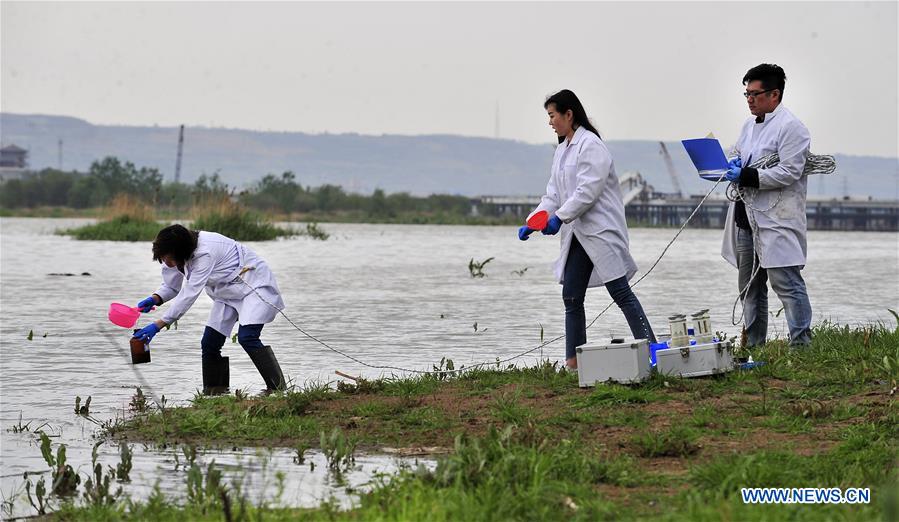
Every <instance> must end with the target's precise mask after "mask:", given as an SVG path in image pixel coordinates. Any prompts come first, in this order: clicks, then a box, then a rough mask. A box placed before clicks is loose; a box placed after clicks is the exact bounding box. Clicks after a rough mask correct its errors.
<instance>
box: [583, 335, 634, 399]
mask: <svg viewBox="0 0 899 522" xmlns="http://www.w3.org/2000/svg"><path fill="white" fill-rule="evenodd" d="M649 374H650V365H649V343H648V342H647V341H646V339H639V340H633V339H628V340H624V339H621V340H620V342H614V341H613V342H610V343H608V344H592V345H591V344H585V345H583V346H578V348H577V379H578V385H580V387H581V388H586V387H588V386H595V385H596V383H597V382H599V383H603V382H606V381H614V382H619V383H625V384H630V383H637V382H643V381H645V380H647V379H649Z"/></svg>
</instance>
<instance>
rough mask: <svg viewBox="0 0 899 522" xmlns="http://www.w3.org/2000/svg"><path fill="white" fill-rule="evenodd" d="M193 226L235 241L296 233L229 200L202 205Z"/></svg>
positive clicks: (269, 238)
mask: <svg viewBox="0 0 899 522" xmlns="http://www.w3.org/2000/svg"><path fill="white" fill-rule="evenodd" d="M191 227H192V228H193V229H195V230H206V231H209V232H218V233H219V234H222V235H224V236H228V237H230V238H232V239H234V240H235V241H267V240H271V239H276V238H279V237H283V236H293V235H296V232H295V231H293V230H286V229H283V228H279V227H276V226H274V225H273V224H271V223H270V222H268V221H267V220H265V219H263V218H262V217H261V216H260V215H258V214H257V213H255V212H253V211H251V210H248V209H246V208H243V207H241V206H239V205H237V204H235V203H231V202H230V201H229V200H223V201H220V202H213V203H209V204H206V205H203V206H200V207H199V208H198V209H197V210H195V217H194V222H193V224H192V225H191Z"/></svg>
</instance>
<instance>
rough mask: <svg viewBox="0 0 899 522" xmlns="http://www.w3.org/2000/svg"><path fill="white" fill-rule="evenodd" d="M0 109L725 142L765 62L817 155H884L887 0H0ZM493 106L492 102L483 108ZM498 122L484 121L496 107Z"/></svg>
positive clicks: (891, 45)
mask: <svg viewBox="0 0 899 522" xmlns="http://www.w3.org/2000/svg"><path fill="white" fill-rule="evenodd" d="M0 11H2V13H0V15H2V20H0V26H2V27H0V29H2V33H0V39H2V47H0V49H2V50H0V52H2V56H0V58H2V78H0V81H2V83H0V105H2V110H3V111H5V112H14V113H40V114H60V115H69V116H75V117H78V118H83V119H86V120H88V121H90V122H92V123H98V124H127V125H152V124H159V125H167V126H168V125H176V124H180V123H184V124H186V125H189V126H196V125H202V126H215V127H232V128H246V129H257V130H284V131H302V132H310V133H321V132H330V133H344V132H357V133H362V134H434V133H440V134H459V135H467V136H494V135H496V134H497V130H498V135H499V136H500V137H502V138H509V139H516V140H523V141H527V142H532V143H547V142H550V141H552V140H553V135H552V134H551V132H552V131H551V130H550V128H549V127H548V125H547V121H546V115H545V113H544V112H543V107H542V103H543V100H544V99H545V97H546V96H547V95H548V94H550V93H552V92H554V91H556V90H559V89H563V88H569V89H572V90H574V91H575V92H576V93H577V94H578V95H579V96H580V97H581V100H582V101H583V102H584V104H585V106H586V107H587V111H588V114H589V115H590V117H591V119H592V120H593V121H594V123H595V124H596V125H597V127H598V128H599V129H600V131H601V132H602V133H603V137H604V138H607V139H612V140H615V139H665V140H675V139H682V138H690V137H700V136H704V135H705V134H706V133H708V132H710V131H711V132H714V133H715V135H716V136H718V137H719V138H721V139H722V142H724V143H727V144H729V143H732V142H733V141H734V140H735V139H736V135H737V132H738V129H739V126H740V123H741V122H742V121H743V119H744V118H745V117H746V116H748V111H747V109H746V102H745V100H744V99H743V97H742V96H741V94H740V93H741V92H742V91H743V86H742V85H741V79H742V77H743V74H744V73H745V72H746V70H747V69H748V68H749V67H752V66H754V65H756V64H758V63H761V62H774V63H777V64H779V65H781V66H782V67H784V69H785V70H786V73H787V86H786V93H785V104H786V105H787V106H788V107H789V108H790V109H791V110H792V111H793V112H794V113H796V114H797V115H798V116H799V117H800V119H802V120H803V121H804V122H805V124H806V125H807V126H808V127H809V129H810V131H811V135H812V150H813V151H815V152H817V153H833V152H842V153H849V154H873V155H880V156H897V3H896V2H894V1H887V2H867V3H863V2H850V3H834V2H827V3H817V2H799V3H784V2H763V3H759V2H756V3H736V2H734V3H731V2H694V3H681V2H661V3H657V2H652V3H650V2H638V3H626V4H625V3H611V2H603V3H570V4H558V3H554V4H546V3H489V4H488V3H362V4H357V3H338V4H333V3H331V4H319V3H265V4H259V3H253V4H250V3H221V2H203V3H165V4H162V3H108V2H107V3H80V2H63V3H31V2H5V1H4V2H2V4H0ZM497 108H498V110H497ZM497 113H498V114H499V125H498V129H497V123H496V120H497V118H496V115H497Z"/></svg>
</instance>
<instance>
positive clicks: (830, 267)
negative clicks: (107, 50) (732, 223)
mask: <svg viewBox="0 0 899 522" xmlns="http://www.w3.org/2000/svg"><path fill="white" fill-rule="evenodd" d="M90 221H91V220H83V219H38V218H3V219H2V220H0V278H2V285H0V424H2V432H0V442H2V445H0V446H2V448H0V468H2V472H0V475H2V478H0V493H2V496H3V498H4V499H9V498H10V497H13V496H15V494H16V493H17V492H20V491H21V487H22V484H23V480H22V474H23V473H24V472H25V471H44V470H46V467H47V466H46V464H45V463H44V462H43V460H42V458H41V456H40V448H39V444H38V443H36V442H35V436H34V434H33V433H31V432H30V431H26V432H22V433H14V432H13V431H12V429H13V427H14V426H16V425H18V424H19V415H20V414H21V416H22V421H21V422H22V424H27V423H30V427H32V428H35V427H37V426H39V425H42V424H44V423H47V424H46V426H45V427H44V428H43V429H44V430H45V431H47V432H48V433H51V434H53V435H54V438H53V441H54V444H57V443H65V444H66V445H67V447H68V454H69V461H70V462H71V463H72V464H74V465H76V466H77V467H79V468H80V471H81V472H82V473H84V474H86V473H87V471H88V469H89V465H90V451H91V448H92V446H93V444H94V442H95V441H96V440H95V433H96V432H97V426H96V425H95V424H93V423H92V422H90V421H88V420H85V419H84V418H82V417H79V416H76V415H75V414H74V411H73V408H74V401H75V396H76V395H78V396H81V397H82V398H85V397H87V396H89V395H90V396H91V397H92V403H91V414H92V416H93V417H94V418H96V419H98V420H100V421H103V420H106V419H109V418H113V417H114V416H115V415H121V414H122V412H123V410H126V409H127V404H128V402H129V400H130V398H131V397H132V395H133V393H134V387H135V386H142V387H143V391H144V392H145V393H146V394H147V395H149V396H150V398H151V399H152V398H155V399H158V398H159V397H161V396H162V395H165V397H166V399H167V400H168V401H169V403H174V404H183V403H185V402H186V401H187V400H188V399H190V398H191V397H192V396H193V395H194V393H195V391H196V390H197V388H199V387H200V386H201V378H200V347H199V339H200V336H201V335H202V331H203V326H204V321H205V317H206V314H207V313H208V311H209V308H210V303H211V302H210V300H209V299H208V298H207V297H205V296H201V297H200V298H199V300H198V301H197V303H196V304H195V305H194V307H193V308H192V309H191V310H190V311H189V312H188V314H187V315H186V316H184V317H183V318H182V319H181V320H180V321H179V323H178V329H177V330H171V331H163V332H162V333H160V334H159V335H158V336H157V337H156V339H155V340H154V341H153V343H152V345H151V348H152V362H151V363H149V364H142V365H139V366H132V365H131V363H130V352H129V346H128V340H129V331H128V330H125V329H123V328H119V327H117V326H115V325H113V324H111V323H110V322H109V321H108V320H107V319H106V312H107V309H108V306H109V303H110V302H113V301H118V302H124V303H136V302H137V301H138V300H140V299H142V298H143V297H145V296H147V295H149V293H151V292H153V291H154V290H155V289H156V287H157V286H158V284H159V265H158V264H156V263H154V262H153V261H152V260H151V257H152V256H151V254H150V244H149V243H125V242H109V241H74V240H72V239H70V238H68V237H63V236H58V235H55V234H54V231H56V230H58V229H61V228H68V227H73V226H78V225H81V224H84V223H88V222H90ZM322 228H323V229H324V230H326V231H327V232H329V233H330V234H331V238H330V239H329V240H327V241H314V240H312V239H309V238H292V239H284V240H278V241H271V242H262V243H248V245H249V246H250V247H251V248H253V249H255V250H256V251H257V252H258V253H259V254H261V255H262V256H263V257H264V258H265V259H266V260H267V261H268V262H269V264H270V265H271V266H272V268H273V269H274V272H275V275H276V277H277V279H278V283H279V285H280V287H281V290H282V293H283V294H284V300H285V302H286V303H287V309H286V310H285V312H286V313H287V314H288V316H290V317H291V318H292V319H293V320H294V321H295V322H296V323H297V324H298V325H300V326H301V327H302V328H304V329H305V330H307V331H308V332H309V333H310V334H313V335H315V336H317V337H319V338H321V339H322V340H324V341H326V342H327V343H329V344H332V345H333V346H334V347H336V348H339V349H341V350H343V351H345V352H347V353H349V354H351V355H353V356H354V357H357V358H359V359H361V360H363V361H365V362H369V363H371V364H375V365H385V366H398V367H403V368H413V369H418V370H428V369H430V368H431V366H432V365H433V364H436V363H438V362H439V361H440V359H441V358H443V357H449V358H452V359H453V360H454V362H455V364H456V366H457V367H458V366H459V365H461V364H465V365H470V364H472V363H476V362H481V361H492V360H494V359H495V358H497V357H500V358H504V357H507V356H511V355H515V354H517V353H520V352H522V351H524V350H527V349H529V348H533V347H535V346H537V345H538V344H539V342H540V329H541V326H542V327H543V329H544V337H545V338H546V339H550V338H553V337H555V336H557V335H560V334H561V333H563V329H564V324H563V308H562V302H561V287H560V286H559V285H558V284H557V282H556V281H554V279H553V276H552V273H551V270H550V264H551V263H552V261H553V260H554V259H555V256H556V255H557V252H558V240H557V239H556V238H548V237H543V236H540V235H539V234H538V235H534V236H531V239H530V240H529V241H527V242H520V241H518V240H517V237H516V230H515V227H465V226H423V225H363V224H325V225H322ZM674 232H675V231H674V230H666V229H632V230H631V231H630V237H631V250H632V254H633V255H634V258H635V259H636V260H637V263H638V265H639V267H640V268H641V270H646V269H648V268H649V266H650V265H651V264H652V262H653V261H654V260H655V258H656V257H657V256H658V255H659V253H660V252H661V250H662V249H663V248H664V246H665V245H666V244H667V242H668V241H669V240H670V239H671V237H672V236H673V234H674ZM720 243H721V231H718V230H687V231H685V232H684V233H683V234H682V235H681V237H680V239H679V240H678V242H677V243H675V245H674V246H673V247H672V248H671V249H670V250H669V251H668V254H667V255H666V257H665V259H664V260H663V261H662V263H661V264H660V265H659V266H658V267H657V268H656V269H655V270H654V272H653V273H652V274H651V275H650V276H649V277H648V278H647V279H646V280H644V281H643V282H641V283H640V285H639V286H637V287H636V288H635V292H636V293H637V295H638V297H639V298H640V300H641V302H642V304H643V307H644V308H645V309H646V311H647V314H648V316H649V318H650V321H651V322H652V325H653V327H654V329H655V330H656V332H657V333H665V332H666V331H667V321H666V318H667V316H669V315H671V313H673V312H680V313H689V312H692V311H696V310H699V309H702V308H709V309H711V312H710V314H711V321H712V329H713V330H718V331H726V332H728V333H730V334H732V335H733V334H736V333H738V328H737V327H734V326H732V325H731V321H730V315H731V308H732V306H733V301H734V298H735V297H736V270H735V269H733V268H732V267H731V266H730V265H728V264H727V263H726V262H725V261H724V260H723V259H722V258H721V257H720V255H719V251H720ZM897 252H899V234H892V233H863V232H812V233H810V234H809V262H808V266H807V268H806V270H805V271H804V272H803V274H804V276H805V278H806V281H807V284H808V288H809V294H810V296H811V300H812V306H813V309H814V320H815V322H818V321H820V320H823V319H830V320H832V321H835V322H839V323H848V324H857V323H869V322H873V321H884V322H886V323H888V324H892V323H893V322H894V320H893V318H892V316H891V315H890V314H889V313H888V312H887V308H893V309H897V308H899V303H897V299H899V298H897V296H899V278H897V275H899V265H897ZM489 257H493V258H494V259H493V260H492V261H491V262H490V263H488V264H487V265H485V267H484V273H485V274H487V277H484V278H472V277H470V275H469V270H468V264H469V260H471V259H474V260H475V261H483V260H485V259H487V258H489ZM524 268H527V270H526V271H524V272H523V274H522V275H519V273H521V272H520V271H521V270H523V269H524ZM516 271H519V272H518V273H516ZM83 272H87V273H90V276H86V275H80V274H82V273H83ZM55 273H72V274H78V275H73V276H54V275H49V274H55ZM641 273H642V272H641ZM638 276H639V274H638ZM770 296H771V299H770V305H771V309H772V312H776V310H777V308H779V307H780V304H779V301H778V300H777V299H776V297H774V294H773V293H771V294H770ZM608 302H609V297H608V295H607V293H606V292H605V290H603V289H592V290H590V291H589V292H588V294H587V314H588V319H592V318H593V317H594V316H595V315H596V314H597V313H599V311H600V310H602V309H603V308H604V307H605V306H606V304H608ZM158 313H159V312H158V311H157V312H155V314H158ZM145 317H146V316H145ZM146 322H147V320H146V319H142V320H141V322H139V325H143V324H146ZM475 323H477V328H475ZM29 331H33V338H32V340H31V341H28V340H27V336H28V333H29ZM627 331H628V330H627V324H626V322H625V321H624V318H623V316H622V315H621V314H620V312H618V310H617V309H616V308H615V307H614V306H613V307H612V309H610V310H609V312H607V313H606V314H605V315H603V316H602V317H601V318H600V319H599V321H597V323H596V325H595V326H594V327H593V328H591V330H590V331H589V332H588V338H589V339H590V340H591V341H601V340H603V339H608V338H609V336H613V335H614V336H620V335H624V334H625V333H626V332H627ZM785 331H786V325H785V323H784V318H783V314H781V315H780V317H779V318H772V320H771V323H770V326H769V333H770V334H775V333H779V334H781V335H783V334H784V332H785ZM45 334H46V336H45ZM263 341H265V342H266V343H267V344H271V345H272V347H273V349H274V351H275V353H276V355H277V356H278V358H279V360H280V362H281V365H282V368H283V369H284V373H285V374H286V375H288V376H289V377H290V378H291V379H292V380H293V381H294V382H295V383H298V384H300V385H302V384H304V383H308V382H328V381H335V380H337V379H339V377H337V376H336V375H334V371H335V370H340V371H342V372H344V373H347V374H350V375H363V376H366V377H378V376H380V375H389V374H391V371H390V370H378V369H372V368H367V367H364V366H362V365H359V364H358V363H356V362H353V361H350V360H348V359H346V358H343V357H341V356H340V355H338V354H336V353H334V352H331V351H328V350H327V349H325V348H323V347H321V346H320V345H318V344H316V343H315V342H313V341H311V340H309V339H308V338H306V337H304V336H303V335H302V334H300V333H299V332H297V331H296V330H294V329H293V327H292V326H291V325H290V324H288V322H287V321H286V320H284V319H283V318H278V319H277V320H276V321H275V322H274V323H272V324H269V325H267V326H266V327H265V329H264V330H263ZM563 352H564V346H563V344H562V343H561V342H559V343H556V344H554V345H551V346H548V347H546V348H544V349H543V350H542V355H543V356H544V357H549V358H551V359H554V360H555V359H560V358H561V357H562V355H563ZM224 353H225V355H228V356H230V357H231V384H232V388H242V389H246V390H249V391H250V392H258V391H259V390H261V389H262V387H263V386H264V385H263V383H262V380H261V379H260V377H259V375H258V374H257V373H256V370H255V368H254V367H253V365H252V362H251V361H250V360H249V358H248V357H247V356H246V355H245V354H244V353H243V350H242V349H241V348H240V346H239V345H237V344H232V343H231V341H230V340H229V341H228V342H227V343H226V345H225V350H224ZM540 354H541V352H540V351H539V350H538V351H536V352H534V354H533V355H532V356H528V357H524V358H521V359H519V360H518V361H517V362H518V363H519V364H533V363H534V362H535V361H536V360H537V358H538V357H539V356H540ZM134 449H135V453H134V471H132V479H133V481H132V483H131V484H130V485H127V486H126V491H127V492H128V493H129V494H131V495H133V496H138V497H140V496H145V495H147V494H149V492H150V491H151V489H152V487H153V485H154V484H156V483H158V484H159V486H160V487H161V488H162V489H163V490H164V491H166V492H169V493H171V494H173V495H177V494H180V493H181V492H183V491H184V486H183V483H184V479H185V473H184V471H183V469H181V468H178V469H176V459H175V455H176V454H179V453H180V450H179V449H177V448H167V449H160V448H155V447H143V446H141V445H135V447H134ZM117 455H118V449H117V447H115V446H107V445H103V446H101V450H100V460H101V462H104V463H105V464H112V465H114V464H115V463H116V462H117V460H118V456H117ZM292 457H293V452H292V451H291V450H288V449H275V450H265V449H257V448H237V449H230V450H228V451H221V450H210V451H205V452H203V453H202V455H201V457H200V460H201V461H202V462H204V463H205V462H208V461H209V460H211V459H213V458H214V459H215V460H216V462H217V463H220V464H223V465H224V466H225V468H226V474H227V475H228V476H229V477H230V478H232V479H237V478H241V479H242V480H243V481H244V482H245V490H246V491H248V492H249V493H250V497H251V498H263V497H264V496H267V495H268V496H270V495H271V494H272V492H273V491H274V490H276V489H277V488H276V487H275V486H276V484H277V478H276V477H277V474H278V472H283V473H284V476H285V489H284V495H283V496H282V498H281V502H283V503H284V504H287V505H304V506H311V505H316V504H317V503H319V502H321V501H322V500H323V499H325V498H327V497H329V496H331V495H336V496H338V497H339V498H341V499H343V501H344V502H350V501H351V497H347V496H346V494H345V493H344V488H343V487H342V486H339V485H336V484H335V483H334V482H333V480H331V479H329V477H327V475H326V473H325V472H324V470H325V469H326V468H327V466H326V465H325V461H324V458H323V457H322V456H321V455H320V454H318V453H315V452H313V453H311V454H310V459H312V460H313V461H316V460H317V462H316V464H317V465H316V467H315V471H310V468H309V466H308V465H297V464H295V463H294V462H293V460H292ZM403 462H406V463H412V464H414V463H415V461H414V460H406V461H403ZM423 462H425V463H427V464H429V465H430V464H431V461H427V460H425V461H423ZM400 464H401V462H400V461H398V460H397V459H395V458H394V457H391V456H385V455H361V456H359V457H358V458H357V468H356V469H355V470H354V471H353V472H352V473H351V474H350V475H349V476H348V480H349V483H350V484H351V485H355V486H359V485H364V484H365V483H366V482H368V481H369V480H370V479H371V477H372V476H373V475H374V474H375V473H379V472H384V473H390V472H393V471H394V470H395V469H396V468H397V466H399V465H400ZM26 503H27V502H26ZM16 509H17V513H18V514H27V513H28V512H29V510H28V509H27V508H26V507H25V505H23V504H22V499H20V500H19V502H18V503H17V508H16Z"/></svg>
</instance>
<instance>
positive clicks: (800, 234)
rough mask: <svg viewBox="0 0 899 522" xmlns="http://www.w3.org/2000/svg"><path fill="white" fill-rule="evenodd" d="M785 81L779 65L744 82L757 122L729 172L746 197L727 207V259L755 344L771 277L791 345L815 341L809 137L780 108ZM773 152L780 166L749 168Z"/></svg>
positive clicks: (747, 126) (752, 121)
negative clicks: (809, 262)
mask: <svg viewBox="0 0 899 522" xmlns="http://www.w3.org/2000/svg"><path fill="white" fill-rule="evenodd" d="M785 83H786V74H785V73H784V70H783V69H782V68H780V67H779V66H777V65H773V64H765V63H763V64H761V65H758V66H756V67H753V68H752V69H749V71H748V72H747V73H746V75H745V76H744V77H743V85H745V86H746V92H744V93H743V96H745V97H746V101H747V102H748V104H749V112H751V113H752V117H751V118H749V119H747V120H746V122H745V123H744V124H743V129H742V131H741V132H740V137H739V139H738V140H737V143H736V146H735V152H736V155H737V156H736V157H735V158H733V159H731V160H730V168H729V170H728V173H727V179H728V180H729V181H731V182H733V183H736V184H738V185H739V187H740V190H741V193H742V194H743V197H742V199H738V200H737V201H735V202H733V203H731V205H730V208H729V210H728V214H727V220H726V223H725V227H724V242H723V245H722V248H721V254H722V256H724V258H725V259H726V260H727V261H729V262H730V263H731V264H732V265H734V266H735V267H737V270H738V274H739V275H738V285H739V291H740V297H741V298H742V300H743V318H744V329H745V330H744V333H745V338H744V339H745V341H746V343H747V346H750V347H751V346H756V345H759V344H763V343H764V342H765V341H766V336H767V330H768V287H767V284H766V282H767V281H769V280H770V281H771V288H773V289H774V292H775V293H777V296H778V297H779V298H780V300H781V301H782V302H783V306H784V312H785V315H786V320H787V326H788V327H789V330H790V332H789V335H790V344H791V345H807V344H809V343H810V342H811V320H812V307H811V303H810V302H809V298H808V292H807V291H806V287H805V281H804V280H803V278H802V273H801V270H802V269H803V268H804V267H805V263H806V217H805V198H806V192H807V176H805V175H804V174H803V169H804V168H805V163H806V158H807V156H808V151H809V146H810V143H811V138H810V136H809V132H808V129H807V128H806V127H805V125H803V124H802V122H801V121H799V119H798V118H796V116H794V115H793V113H792V112H790V111H789V110H787V108H786V107H784V105H783V103H782V102H783V93H784V84H785ZM773 153H777V155H778V156H779V161H778V162H777V163H776V164H774V165H769V166H768V167H767V168H753V167H752V166H751V165H753V164H756V165H757V164H758V163H757V162H758V160H761V159H762V158H764V157H765V156H769V155H771V154H773ZM744 200H745V202H744ZM754 271H755V272H756V273H755V276H754V277H753V276H752V274H753V272H754ZM750 280H751V282H750Z"/></svg>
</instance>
